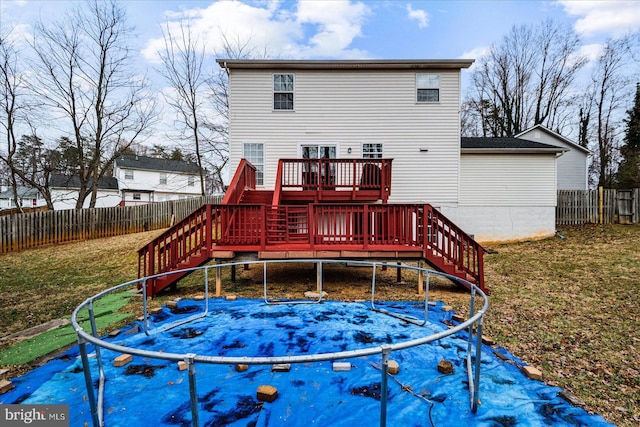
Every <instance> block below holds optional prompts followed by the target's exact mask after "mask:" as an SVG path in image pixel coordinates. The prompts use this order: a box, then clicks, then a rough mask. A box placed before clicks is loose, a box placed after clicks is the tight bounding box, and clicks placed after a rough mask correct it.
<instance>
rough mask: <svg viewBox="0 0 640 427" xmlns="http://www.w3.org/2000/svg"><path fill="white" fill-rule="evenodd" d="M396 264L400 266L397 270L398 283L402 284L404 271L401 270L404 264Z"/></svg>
mask: <svg viewBox="0 0 640 427" xmlns="http://www.w3.org/2000/svg"><path fill="white" fill-rule="evenodd" d="M396 264H397V265H398V268H396V282H397V283H402V269H401V268H400V266H401V265H402V262H401V261H398V262H397V263H396Z"/></svg>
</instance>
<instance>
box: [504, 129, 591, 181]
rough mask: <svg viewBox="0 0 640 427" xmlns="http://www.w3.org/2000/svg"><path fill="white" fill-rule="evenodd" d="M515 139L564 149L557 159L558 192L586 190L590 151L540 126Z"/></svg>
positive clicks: (522, 133)
mask: <svg viewBox="0 0 640 427" xmlns="http://www.w3.org/2000/svg"><path fill="white" fill-rule="evenodd" d="M516 138H521V139H528V140H530V141H534V142H541V143H544V144H549V145H554V146H557V147H561V148H563V149H565V150H566V151H565V153H564V154H563V155H562V157H560V158H558V190H583V191H584V190H588V188H589V177H588V172H589V155H591V151H589V150H588V149H586V148H584V147H582V146H580V145H578V144H576V143H575V142H572V141H570V140H569V139H567V138H565V137H564V136H562V135H560V134H558V133H556V132H553V131H552V130H549V129H547V128H546V127H544V126H542V125H535V126H533V127H532V128H530V129H527V130H525V131H524V132H521V133H519V134H518V135H516Z"/></svg>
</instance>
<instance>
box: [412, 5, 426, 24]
mask: <svg viewBox="0 0 640 427" xmlns="http://www.w3.org/2000/svg"><path fill="white" fill-rule="evenodd" d="M407 13H408V14H409V19H411V20H416V21H418V27H420V28H426V27H427V25H429V14H428V13H427V12H425V11H424V10H421V9H414V8H413V7H411V4H408V5H407Z"/></svg>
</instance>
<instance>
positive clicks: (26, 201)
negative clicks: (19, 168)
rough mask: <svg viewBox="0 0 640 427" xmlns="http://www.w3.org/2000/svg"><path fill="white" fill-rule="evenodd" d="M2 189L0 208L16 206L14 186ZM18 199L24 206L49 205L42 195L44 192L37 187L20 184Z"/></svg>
mask: <svg viewBox="0 0 640 427" xmlns="http://www.w3.org/2000/svg"><path fill="white" fill-rule="evenodd" d="M1 190H2V191H0V209H11V208H15V207H17V206H16V201H15V199H14V194H13V188H12V187H4V186H3V187H2V188H1ZM17 190H18V200H19V202H20V206H21V207H23V208H36V207H40V206H47V202H46V201H45V200H44V198H43V197H42V194H40V192H39V191H38V190H36V189H35V188H30V187H23V186H19V187H18V188H17Z"/></svg>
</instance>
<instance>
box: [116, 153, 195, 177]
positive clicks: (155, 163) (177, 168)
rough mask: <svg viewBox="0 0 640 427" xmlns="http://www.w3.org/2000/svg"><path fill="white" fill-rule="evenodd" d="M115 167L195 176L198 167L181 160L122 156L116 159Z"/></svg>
mask: <svg viewBox="0 0 640 427" xmlns="http://www.w3.org/2000/svg"><path fill="white" fill-rule="evenodd" d="M116 165H117V166H118V167H119V168H122V169H137V170H151V171H162V172H174V173H187V174H197V173H198V165H197V164H195V163H191V162H185V161H182V160H169V159H158V158H155V157H146V156H136V155H133V154H123V155H121V156H120V157H118V158H117V159H116Z"/></svg>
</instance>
